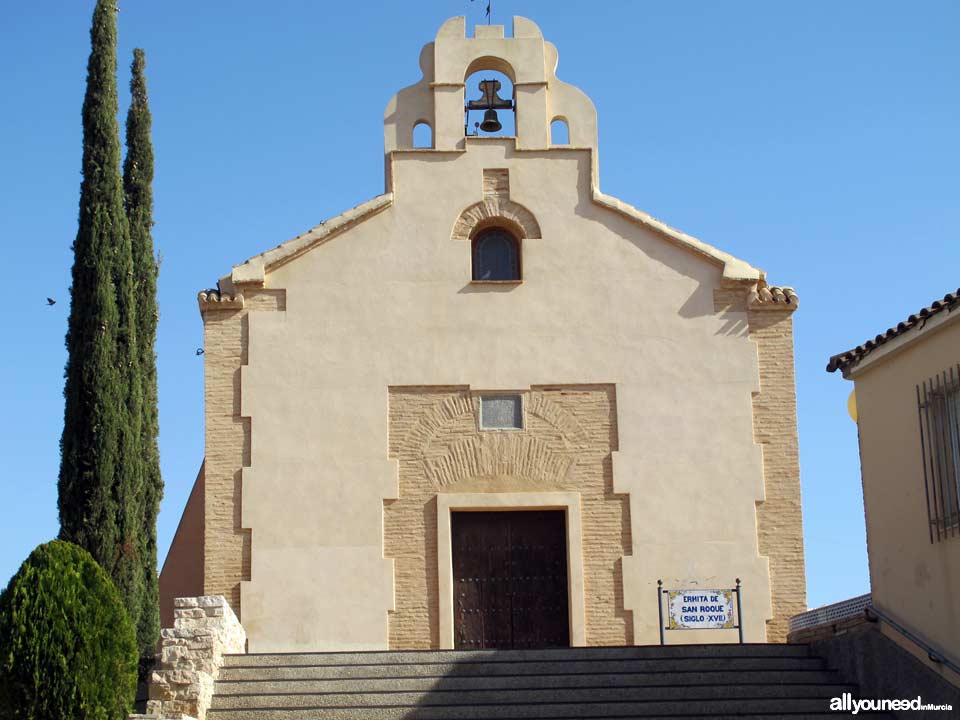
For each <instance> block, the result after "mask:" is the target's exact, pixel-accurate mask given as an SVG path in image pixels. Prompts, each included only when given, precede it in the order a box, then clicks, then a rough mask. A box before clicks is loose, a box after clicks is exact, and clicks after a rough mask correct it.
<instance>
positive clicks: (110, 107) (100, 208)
mask: <svg viewBox="0 0 960 720" xmlns="http://www.w3.org/2000/svg"><path fill="white" fill-rule="evenodd" d="M90 42H91V51H90V59H89V62H88V64H87V90H86V95H85V97H84V101H83V161H82V172H83V181H82V183H81V185H80V213H79V223H78V228H77V237H76V239H75V240H74V244H73V252H74V262H73V271H72V285H71V288H70V319H69V325H68V329H67V350H68V359H67V367H66V371H65V376H66V384H65V387H64V397H65V399H66V404H65V409H64V427H63V436H62V438H61V441H60V447H61V461H60V478H59V482H58V491H59V496H58V500H57V505H58V509H59V512H60V537H61V539H64V540H68V541H70V542H73V543H76V544H77V545H80V546H81V547H82V548H84V549H86V550H87V551H88V552H90V554H91V555H93V557H94V559H95V560H96V561H97V562H98V563H99V564H100V565H101V566H102V567H103V568H104V569H105V570H106V571H107V574H108V575H110V577H111V578H112V580H113V582H114V584H115V585H116V586H117V589H118V590H119V591H120V595H121V597H122V598H123V601H124V605H125V606H126V608H127V612H128V613H129V615H130V618H131V620H132V621H133V624H134V626H136V625H138V624H139V615H140V608H141V606H142V595H143V592H142V587H143V573H142V571H140V569H139V565H138V562H137V556H138V551H139V545H140V539H139V533H140V531H139V528H140V527H141V526H142V522H141V521H142V515H143V513H142V501H141V500H140V496H141V495H142V472H141V462H140V456H139V452H138V450H139V438H140V426H141V423H140V416H141V412H142V409H141V399H140V395H141V384H140V383H139V380H138V375H139V373H138V366H139V363H138V362H137V354H136V328H135V325H134V316H133V315H132V310H133V298H134V295H133V259H132V254H131V247H130V235H129V231H128V228H127V219H126V214H125V211H124V204H123V184H122V181H121V176H120V136H119V128H118V126H117V79H116V71H117V57H116V47H117V8H116V5H115V0H98V2H97V4H96V7H95V9H94V12H93V24H92V26H91V29H90Z"/></svg>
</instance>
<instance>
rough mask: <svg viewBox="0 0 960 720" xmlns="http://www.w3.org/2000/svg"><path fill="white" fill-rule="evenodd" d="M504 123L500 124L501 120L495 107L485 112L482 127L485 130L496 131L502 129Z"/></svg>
mask: <svg viewBox="0 0 960 720" xmlns="http://www.w3.org/2000/svg"><path fill="white" fill-rule="evenodd" d="M502 127H503V125H501V124H500V120H499V119H498V118H497V111H496V110H494V109H493V108H490V109H489V110H487V111H486V112H485V113H483V122H482V123H480V129H481V130H483V131H484V132H491V133H492V132H496V131H497V130H500V129H501V128H502Z"/></svg>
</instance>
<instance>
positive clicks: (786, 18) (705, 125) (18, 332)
mask: <svg viewBox="0 0 960 720" xmlns="http://www.w3.org/2000/svg"><path fill="white" fill-rule="evenodd" d="M120 5H121V12H120V67H121V71H120V83H121V111H122V112H125V110H126V103H127V97H128V93H127V90H126V85H127V82H128V78H129V70H128V68H129V64H130V59H131V53H132V49H133V47H135V46H140V47H143V48H145V49H146V51H147V62H148V68H147V70H148V80H149V87H150V96H151V105H152V109H153V119H154V142H155V146H156V154H157V177H156V183H155V194H156V213H155V216H156V221H157V224H156V228H155V234H154V238H155V242H156V246H157V249H158V250H159V251H160V253H162V256H163V265H162V269H161V275H160V285H159V293H160V308H161V320H160V330H159V341H158V345H157V352H158V357H159V373H160V420H161V438H160V439H161V452H162V462H163V473H164V479H165V480H166V495H165V498H164V501H163V507H162V512H161V515H160V527H159V542H160V547H161V553H162V554H165V553H166V549H167V547H168V546H169V543H170V540H171V538H172V536H173V532H174V530H175V529H176V525H177V522H178V520H179V517H180V513H181V511H182V509H183V506H184V503H185V502H186V498H187V495H188V493H189V491H190V488H191V486H192V483H193V480H194V477H195V475H196V472H197V469H198V468H199V466H200V462H201V460H202V458H203V374H202V360H201V358H198V357H196V356H195V354H194V352H195V349H196V348H197V347H198V346H200V345H201V343H202V332H201V329H202V326H201V321H200V315H199V313H198V311H197V304H196V293H197V291H198V290H200V289H201V288H206V287H209V286H211V285H213V284H215V282H216V279H217V278H218V277H219V276H221V275H223V274H225V273H227V272H228V271H229V269H230V267H231V266H232V265H233V264H236V263H238V262H240V261H242V260H244V259H246V258H247V257H249V256H251V255H254V254H256V253H259V252H261V251H263V250H265V249H267V248H269V247H272V246H274V245H276V244H278V243H280V242H282V241H284V240H287V239H289V238H291V237H293V236H295V235H297V234H298V233H300V232H302V231H304V230H306V229H308V228H310V227H312V226H314V225H316V224H317V223H318V222H319V221H321V220H323V219H325V218H328V217H331V216H334V215H337V214H339V213H340V212H342V211H343V210H345V209H347V208H349V207H352V206H353V205H356V204H357V203H359V202H362V201H364V200H366V199H368V198H370V197H372V196H374V195H377V194H379V193H380V192H382V190H383V159H382V132H381V123H382V117H383V110H384V107H385V105H386V102H387V100H388V99H389V97H390V96H391V94H392V93H393V92H395V91H396V90H397V89H399V88H400V87H403V86H405V85H408V84H410V83H412V82H415V81H416V80H418V79H419V70H418V65H417V57H418V53H419V50H420V47H421V46H422V44H423V43H425V42H428V41H430V40H431V39H432V38H433V36H434V34H435V33H436V30H437V28H438V27H439V26H440V24H441V23H442V22H443V20H445V19H446V18H447V17H450V16H453V15H461V14H466V15H467V17H468V22H470V23H471V24H472V23H474V22H483V6H484V1H483V0H477V2H474V3H470V2H468V1H467V0H444V1H443V2H440V1H439V0H435V1H425V0H421V1H419V2H389V3H388V2H362V3H361V2H353V3H327V2H322V3H320V2H309V1H307V0H274V1H273V2H270V3H264V2H252V1H251V0H230V2H227V1H226V0H205V1H204V2H186V1H185V0H164V2H162V3H157V2H139V1H134V0H121V1H120ZM92 7H93V0H82V1H81V0H70V1H67V0H36V1H34V2H18V3H7V6H6V7H5V9H4V21H3V25H2V26H0V68H2V70H0V73H2V87H3V101H2V103H0V108H2V112H0V248H2V261H3V268H4V270H5V272H4V281H3V286H4V296H5V301H4V302H2V303H0V377H2V378H3V400H4V403H3V411H2V415H0V458H2V460H0V463H2V486H0V584H5V583H6V580H7V579H8V578H9V577H10V576H11V575H12V574H13V573H14V572H15V571H16V569H17V567H18V566H19V564H20V562H21V561H22V560H23V559H24V558H25V557H26V555H27V554H28V553H29V552H30V550H31V549H32V548H33V547H34V546H35V545H37V544H38V543H41V542H44V541H46V540H48V539H50V538H52V537H54V536H55V535H56V534H57V531H58V522H57V510H56V479H57V473H58V467H59V449H58V443H59V438H60V433H61V430H62V423H63V398H62V388H63V367H64V362H65V359H66V354H65V351H64V344H63V341H64V333H65V331H66V319H67V312H68V306H69V296H68V287H69V284H70V266H71V262H72V256H71V252H70V245H71V243H72V241H73V239H74V236H75V234H76V219H77V200H78V191H79V184H80V174H79V170H80V153H81V124H80V107H81V103H82V100H83V92H84V81H85V74H86V61H87V55H88V53H89V35H88V32H89V24H90V16H91V11H92ZM493 11H494V21H495V22H497V23H503V24H508V25H509V20H510V17H511V16H512V15H514V14H518V15H525V16H527V17H530V18H531V19H533V20H534V21H536V22H537V23H538V24H539V25H540V26H541V28H542V29H543V32H544V36H545V37H546V38H547V39H548V40H550V41H552V42H553V43H555V44H556V45H557V46H558V48H559V50H560V65H559V68H558V74H559V75H560V77H561V78H563V79H564V80H566V81H567V82H571V83H573V84H575V85H577V86H579V87H580V88H582V89H583V90H584V91H585V92H586V93H587V94H588V95H590V97H591V98H592V99H593V101H594V102H595V104H596V106H597V110H598V112H599V117H600V159H601V163H600V176H601V186H602V188H603V190H604V191H605V192H607V193H610V194H612V195H615V196H617V197H620V198H622V199H624V200H625V201H627V202H629V203H631V204H633V205H636V206H637V207H639V208H641V209H643V210H646V211H647V212H650V213H651V214H653V215H654V216H656V217H658V218H661V219H663V220H664V221H666V222H668V223H669V224H671V225H673V226H675V227H678V228H680V229H682V230H684V231H686V232H688V233H690V234H693V235H695V236H697V237H699V238H701V239H703V240H704V241H706V242H708V243H711V244H712V245H715V246H717V247H719V248H721V249H722V250H725V251H727V252H729V253H732V254H733V255H736V256H738V257H741V258H744V259H745V260H747V261H749V262H750V263H752V264H754V265H757V266H759V267H761V268H763V269H765V270H766V271H767V272H768V275H769V278H770V281H771V282H772V283H774V284H784V285H793V286H795V287H796V288H797V292H798V293H799V295H800V300H801V306H800V310H799V311H798V312H797V314H796V316H795V319H796V351H797V354H796V359H797V388H798V395H799V410H800V448H801V463H802V481H803V510H804V530H805V535H806V557H807V584H808V591H809V603H810V604H811V605H812V606H814V605H819V604H823V603H826V602H831V601H835V600H840V599H844V598H846V597H849V596H852V595H856V594H859V593H862V592H865V591H867V590H868V584H869V581H868V575H867V567H866V549H865V539H864V524H863V505H862V495H861V489H860V475H859V464H858V458H857V436H856V427H855V425H854V424H853V423H852V422H851V421H850V419H849V418H848V417H847V414H846V410H845V406H846V398H847V394H848V393H849V391H850V385H849V384H848V383H846V382H845V381H843V380H841V379H840V378H839V377H838V376H836V375H828V374H827V373H826V372H824V365H825V364H826V361H827V358H828V356H830V355H831V354H834V353H837V352H839V351H841V350H845V349H847V348H848V347H850V346H853V345H857V344H859V343H861V342H862V341H864V340H866V339H867V338H868V337H871V336H873V335H875V334H876V333H878V332H880V331H882V330H883V329H885V328H887V327H888V326H890V325H892V324H896V323H897V322H898V321H899V320H901V319H903V318H905V317H906V316H907V315H908V314H910V313H911V312H914V311H915V310H917V309H919V308H920V307H922V306H924V305H927V304H928V303H929V302H930V301H931V300H933V299H934V298H936V297H939V296H942V295H943V294H944V293H945V292H947V291H952V290H955V289H956V288H957V286H958V285H960V272H958V268H960V242H958V235H960V203H958V190H960V132H958V128H960V93H958V92H957V88H958V87H960V77H958V75H960V72H958V71H960V44H958V43H957V41H956V32H957V28H958V27H960V3H957V2H955V1H954V0H941V1H935V0H927V1H925V2H922V3H904V2H878V1H877V0H860V1H851V0H848V1H846V2H842V3H841V2H832V1H831V2H827V1H824V0H819V1H811V0H804V1H803V2H799V1H797V2H790V3H787V2H778V3H771V2H736V1H730V2H724V3H716V2H708V1H707V0H702V1H701V2H675V1H671V2H663V1H661V2H640V1H637V2H594V3H582V2H556V0H554V1H553V2H546V1H545V0H526V1H524V0H513V1H508V0H494V2H493ZM47 296H51V297H54V298H56V299H57V300H58V303H57V304H56V305H55V306H53V307H47V306H46V303H45V298H46V297H47Z"/></svg>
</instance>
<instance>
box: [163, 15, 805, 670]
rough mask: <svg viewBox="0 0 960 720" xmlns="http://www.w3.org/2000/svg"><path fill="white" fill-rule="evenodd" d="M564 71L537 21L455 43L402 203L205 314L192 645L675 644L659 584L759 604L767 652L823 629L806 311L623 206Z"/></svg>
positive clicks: (442, 57)
mask: <svg viewBox="0 0 960 720" xmlns="http://www.w3.org/2000/svg"><path fill="white" fill-rule="evenodd" d="M557 60H558V56H557V49H556V48H555V47H554V46H553V45H552V44H550V43H549V42H546V41H545V40H544V39H543V36H542V34H541V31H540V29H539V28H538V27H537V26H536V25H535V24H534V23H533V22H531V21H530V20H527V19H525V18H520V17H517V18H514V20H513V25H512V29H511V30H510V32H505V29H504V28H503V27H500V26H479V27H477V28H476V29H475V31H474V34H473V36H472V37H468V33H467V28H466V25H465V21H464V18H462V17H461V18H453V19H451V20H449V21H447V22H446V23H444V25H443V26H442V27H441V28H440V30H439V32H438V33H437V36H436V38H435V40H434V41H433V42H430V43H428V44H427V45H425V46H424V47H423V50H422V51H421V53H420V68H421V70H422V74H423V77H422V79H421V80H420V81H419V82H418V83H416V84H414V85H411V86H409V87H406V88H404V89H402V90H400V91H399V92H398V93H397V94H396V95H394V97H393V98H391V99H390V101H389V102H388V103H387V107H386V111H385V113H384V145H385V155H384V160H385V171H386V172H385V176H386V187H385V192H384V194H383V195H380V196H378V197H376V198H373V199H372V200H368V201H367V202H364V203H362V204H360V205H358V206H357V207H355V208H353V209H351V210H348V211H347V212H345V213H343V214H342V215H340V216H338V217H335V218H331V219H327V220H325V221H324V222H322V223H320V224H318V225H316V227H314V228H313V229H311V230H309V231H307V232H304V233H303V234H302V235H299V236H298V237H296V238H293V239H291V240H289V241H287V242H282V243H281V244H279V245H276V246H275V247H273V248H272V249H270V250H268V251H267V252H264V253H263V254H261V255H257V256H255V257H253V258H250V259H248V260H246V261H244V262H241V263H240V264H237V265H235V266H233V268H232V270H230V271H229V272H228V273H227V274H226V275H224V276H223V277H222V278H220V280H219V282H218V283H217V288H216V289H214V290H207V291H204V292H201V293H200V295H199V309H200V315H201V317H202V320H203V325H204V332H205V341H204V349H205V353H204V356H203V357H204V362H205V373H206V387H205V407H206V430H205V432H206V438H205V439H206V456H205V459H204V464H203V469H202V471H201V474H200V477H199V478H198V481H197V485H196V487H195V489H194V492H193V493H192V495H191V498H190V500H189V503H188V506H187V508H186V510H185V513H184V519H183V521H182V522H181V526H180V530H179V531H178V534H177V537H176V539H175V541H174V544H173V546H172V548H171V551H170V553H169V556H168V558H167V561H166V565H165V567H164V571H163V575H162V580H161V582H162V591H163V595H164V603H165V605H164V608H165V613H166V617H167V619H168V620H169V619H170V618H171V617H172V612H173V597H174V596H190V595H205V596H217V595H222V596H223V597H225V598H226V600H227V601H228V602H229V605H230V607H231V608H232V609H233V610H234V611H235V612H236V614H237V616H238V617H239V620H240V622H241V623H242V625H243V629H244V630H245V632H246V642H247V648H248V650H249V651H250V652H292V651H314V650H375V649H431V648H468V649H469V648H483V647H543V646H557V645H561V646H562V645H573V646H578V645H584V646H590V645H643V644H653V643H656V642H657V641H658V636H659V620H658V612H657V605H656V598H657V581H658V579H660V580H663V582H664V584H665V586H669V587H675V588H698V587H701V588H729V587H732V586H733V583H734V581H735V579H736V578H740V580H741V581H742V585H743V588H744V591H743V596H742V598H743V629H744V637H745V640H746V641H747V642H765V641H783V640H784V639H785V637H786V630H787V619H788V618H789V617H790V616H792V615H794V614H796V613H798V612H801V611H803V610H805V609H806V597H805V589H804V559H803V542H802V534H801V532H802V529H801V511H800V480H799V465H798V447H797V421H796V401H795V393H794V367H793V326H792V315H793V312H794V311H795V310H796V309H797V303H798V300H797V295H796V294H795V293H794V292H793V290H792V289H790V288H787V287H777V286H774V285H770V284H768V282H767V278H766V275H765V273H764V272H763V271H761V270H759V269H757V268H755V267H753V266H751V265H750V264H748V263H747V262H745V261H743V260H739V259H737V258H735V257H733V256H731V255H728V254H727V253H725V252H723V251H721V250H718V249H717V248H714V247H712V246H710V245H708V244H706V243H704V242H702V241H700V240H698V239H696V238H693V237H691V236H689V235H686V234H684V233H683V232H681V231H679V230H676V229H674V228H672V227H670V226H668V225H666V224H664V223H663V222H661V221H659V220H657V219H655V218H653V217H651V216H650V215H647V214H646V213H644V212H642V211H640V210H637V209H636V208H634V207H632V206H631V205H628V204H627V203H625V202H623V201H621V200H618V199H616V198H613V197H610V196H608V195H605V194H603V192H601V190H600V184H599V172H598V144H597V115H596V111H595V109H594V106H593V104H592V103H591V101H590V99H589V98H588V97H587V96H586V95H585V94H584V93H583V92H582V91H581V90H580V89H578V88H576V87H573V86H571V85H568V84H567V83H565V82H563V81H561V80H559V79H558V78H557V75H556V67H557ZM484 73H487V74H488V75H489V76H490V77H494V76H495V77H501V78H502V77H505V78H506V79H507V80H508V81H509V83H507V82H506V81H504V82H503V83H502V86H501V87H500V88H499V89H497V90H496V92H493V91H491V88H492V87H493V85H492V84H487V85H484V86H480V85H479V84H478V83H477V79H478V78H479V79H488V78H487V75H485V74H484ZM610 74H611V76H618V75H622V77H618V79H619V81H620V82H621V83H623V84H624V86H625V87H626V86H627V85H628V81H629V78H628V75H629V72H628V71H627V70H625V69H623V68H611V69H610ZM468 81H469V82H468ZM508 85H509V86H512V89H510V87H508ZM505 88H506V89H505ZM497 93H499V94H497ZM478 98H479V99H478ZM471 101H473V102H472V103H471ZM468 107H469V108H470V111H469V114H467V113H466V111H465V108H468ZM494 116H496V117H494ZM506 119H512V120H513V123H512V127H513V129H512V130H509V131H507V132H508V133H509V134H506V133H505V132H503V131H500V132H497V127H496V126H497V125H499V124H500V121H502V120H506ZM465 120H466V122H465ZM475 120H476V122H477V124H474V122H475ZM480 120H483V123H482V125H480ZM418 125H419V126H425V127H421V129H420V130H418V131H417V132H418V137H420V136H419V133H420V132H421V131H426V135H428V136H429V140H428V141H427V142H418V143H417V145H418V146H416V147H415V146H414V135H415V132H414V129H415V127H416V126H418ZM561 125H562V126H563V128H562V129H563V130H565V133H564V136H563V137H562V139H561V137H560V135H559V131H560V129H561V128H559V127H558V126H561ZM420 145H425V146H420ZM238 259H239V258H224V262H225V267H228V266H229V265H228V263H229V262H230V261H231V260H233V261H236V260H238ZM181 610H183V609H182V608H181ZM182 614H183V613H181V615H182ZM167 624H169V623H167ZM731 632H733V633H734V634H732V635H731V634H730V633H731ZM735 632H736V631H729V630H712V631H707V630H702V631H699V630H698V631H687V632H686V633H685V634H683V636H682V638H678V639H677V640H675V641H679V642H735V641H736V634H735Z"/></svg>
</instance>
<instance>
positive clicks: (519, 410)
mask: <svg viewBox="0 0 960 720" xmlns="http://www.w3.org/2000/svg"><path fill="white" fill-rule="evenodd" d="M480 429H481V430H523V401H522V400H521V398H520V396H519V395H481V396H480Z"/></svg>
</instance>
